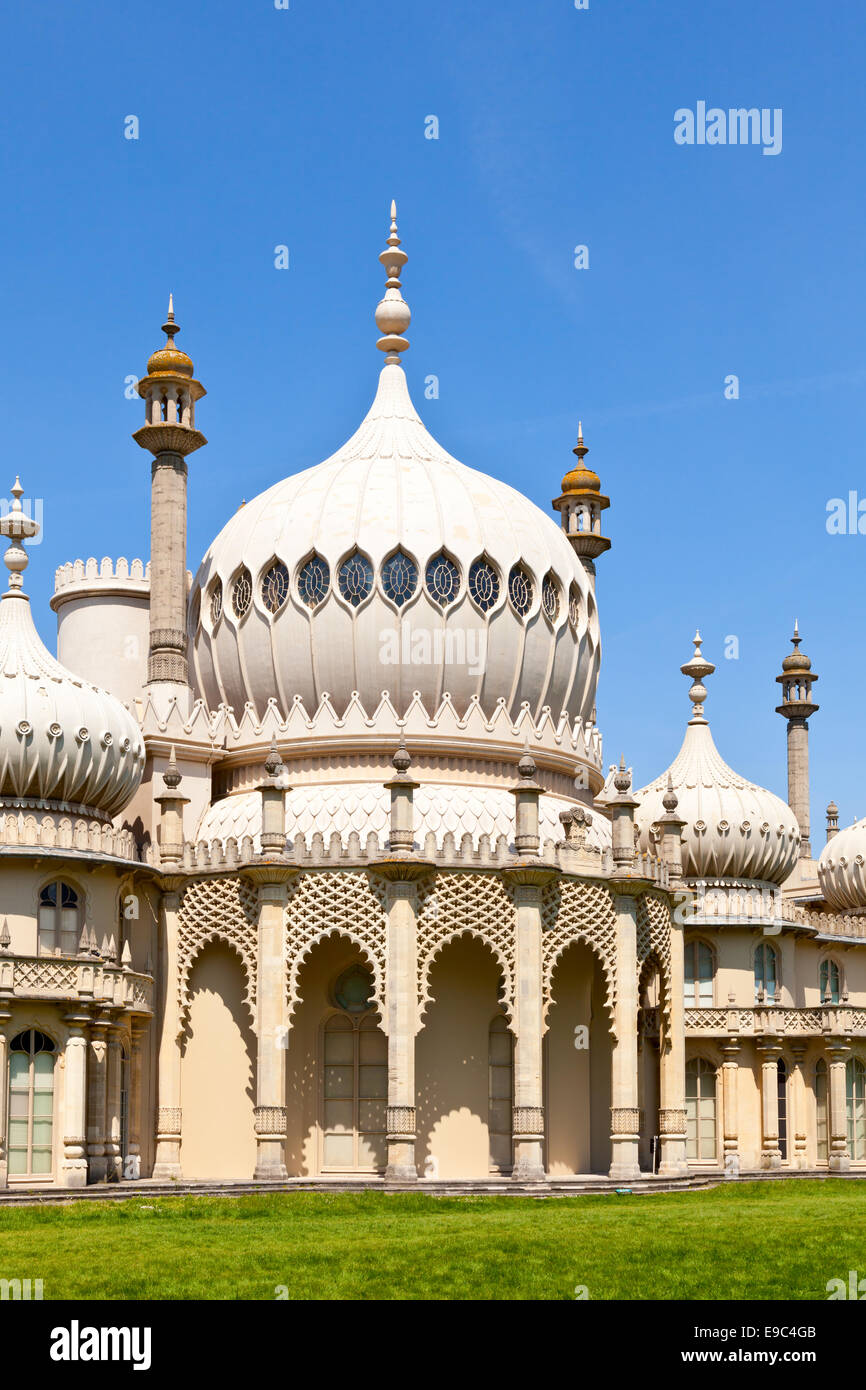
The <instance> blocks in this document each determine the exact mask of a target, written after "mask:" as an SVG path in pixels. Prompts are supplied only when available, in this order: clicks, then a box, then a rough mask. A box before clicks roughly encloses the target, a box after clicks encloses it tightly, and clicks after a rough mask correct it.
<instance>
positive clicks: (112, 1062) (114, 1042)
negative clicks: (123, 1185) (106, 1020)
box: [105, 1023, 123, 1182]
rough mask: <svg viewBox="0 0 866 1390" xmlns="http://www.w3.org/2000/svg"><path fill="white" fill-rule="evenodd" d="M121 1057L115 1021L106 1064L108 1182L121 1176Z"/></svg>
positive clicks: (109, 1038) (106, 1166)
mask: <svg viewBox="0 0 866 1390" xmlns="http://www.w3.org/2000/svg"><path fill="white" fill-rule="evenodd" d="M122 1062H123V1058H122V1055H121V1046H120V1027H119V1025H118V1024H117V1023H113V1024H111V1025H109V1028H108V1064H107V1078H106V1082H107V1084H106V1111H107V1113H106V1119H105V1176H106V1178H107V1179H108V1181H109V1182H118V1181H119V1180H120V1178H122V1177H123V1154H122V1151H121V1142H120V1141H121V1134H120V1123H121V1116H120V1082H121V1067H122Z"/></svg>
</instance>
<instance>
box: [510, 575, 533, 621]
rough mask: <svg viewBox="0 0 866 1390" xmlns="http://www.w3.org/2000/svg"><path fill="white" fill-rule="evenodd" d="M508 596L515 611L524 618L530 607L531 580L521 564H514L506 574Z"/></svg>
mask: <svg viewBox="0 0 866 1390" xmlns="http://www.w3.org/2000/svg"><path fill="white" fill-rule="evenodd" d="M508 597H509V599H510V600H511V607H512V608H513V609H514V611H515V613H517V614H519V616H520V617H521V618H525V617H526V615H527V613H528V612H529V610H530V608H531V607H532V580H531V579H530V577H529V575H528V574H527V573H526V570H525V569H524V568H523V566H522V565H515V566H514V568H513V569H512V571H511V573H510V574H509V576H508Z"/></svg>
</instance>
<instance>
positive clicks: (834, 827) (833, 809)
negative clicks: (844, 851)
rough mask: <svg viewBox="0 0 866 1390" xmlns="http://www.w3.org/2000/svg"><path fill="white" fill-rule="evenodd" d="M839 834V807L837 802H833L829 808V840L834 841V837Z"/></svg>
mask: <svg viewBox="0 0 866 1390" xmlns="http://www.w3.org/2000/svg"><path fill="white" fill-rule="evenodd" d="M838 834H839V807H838V806H837V805H836V803H835V801H831V802H830V804H829V806H828V807H827V840H828V841H830V840H832V838H833V836H834V835H838Z"/></svg>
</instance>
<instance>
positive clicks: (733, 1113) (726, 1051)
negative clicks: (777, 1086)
mask: <svg viewBox="0 0 866 1390" xmlns="http://www.w3.org/2000/svg"><path fill="white" fill-rule="evenodd" d="M722 1057H723V1061H722V1133H723V1136H724V1138H723V1144H724V1151H723V1155H724V1158H723V1161H724V1165H725V1177H726V1178H738V1177H739V1176H740V1118H739V1104H738V1095H737V1092H738V1085H737V1083H738V1080H739V1071H740V1040H739V1038H738V1037H735V1036H730V1037H728V1038H727V1039H726V1040H725V1042H724V1043H722Z"/></svg>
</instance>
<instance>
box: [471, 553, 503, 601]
mask: <svg viewBox="0 0 866 1390" xmlns="http://www.w3.org/2000/svg"><path fill="white" fill-rule="evenodd" d="M469 593H470V595H471V596H472V599H473V601H474V602H475V604H476V605H477V606H478V607H479V608H480V609H481V612H482V613H486V612H487V611H488V610H489V609H491V608H492V607H493V605H494V604H495V603H496V600H497V599H498V598H499V575H498V574H497V573H496V570H495V569H494V568H493V566H492V565H488V563H487V561H486V560H476V561H475V563H474V564H473V566H472V568H471V569H470V571H469Z"/></svg>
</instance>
